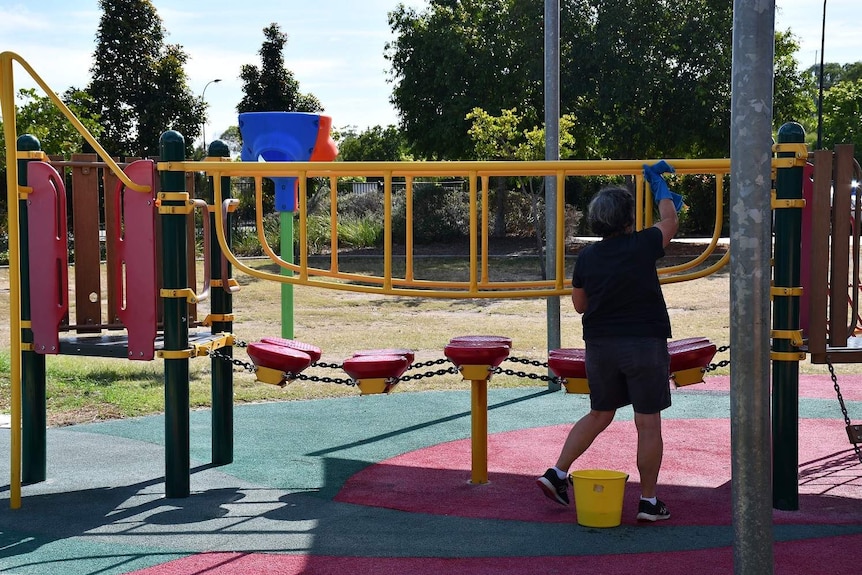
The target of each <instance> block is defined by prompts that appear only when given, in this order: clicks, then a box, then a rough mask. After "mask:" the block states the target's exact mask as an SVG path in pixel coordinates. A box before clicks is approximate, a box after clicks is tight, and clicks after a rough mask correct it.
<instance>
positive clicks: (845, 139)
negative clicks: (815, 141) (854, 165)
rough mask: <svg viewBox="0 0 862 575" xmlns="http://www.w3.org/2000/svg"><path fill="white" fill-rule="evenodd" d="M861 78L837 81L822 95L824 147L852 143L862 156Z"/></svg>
mask: <svg viewBox="0 0 862 575" xmlns="http://www.w3.org/2000/svg"><path fill="white" fill-rule="evenodd" d="M860 119H862V80H855V81H852V82H850V81H844V82H839V83H837V84H835V85H834V86H832V87H831V88H830V89H829V91H827V92H826V93H825V94H824V95H823V135H824V138H823V139H824V144H825V147H826V148H830V147H832V146H834V145H835V144H854V145H855V151H856V152H855V154H856V158H857V159H859V158H860V157H862V122H860Z"/></svg>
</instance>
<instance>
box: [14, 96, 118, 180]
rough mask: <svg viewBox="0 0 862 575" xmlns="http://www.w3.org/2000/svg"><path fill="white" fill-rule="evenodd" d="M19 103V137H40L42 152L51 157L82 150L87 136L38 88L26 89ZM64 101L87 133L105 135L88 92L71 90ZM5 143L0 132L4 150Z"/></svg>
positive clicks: (65, 155)
mask: <svg viewBox="0 0 862 575" xmlns="http://www.w3.org/2000/svg"><path fill="white" fill-rule="evenodd" d="M18 100H19V102H18V107H17V113H16V115H15V126H16V129H17V132H18V134H19V135H23V134H31V135H33V136H36V138H38V140H39V143H40V144H41V148H42V151H44V152H45V153H46V154H49V155H59V156H64V157H69V155H70V154H72V153H76V152H80V151H81V148H82V146H83V145H84V137H83V136H82V135H81V134H79V133H78V131H77V130H76V129H75V128H74V126H72V124H71V123H70V122H69V120H67V119H66V116H64V115H63V113H62V112H61V111H60V110H59V109H58V108H57V107H56V106H55V105H54V103H53V102H52V101H51V99H50V98H49V97H48V96H39V94H38V93H37V92H36V90H34V89H22V90H19V91H18ZM60 100H61V101H62V102H63V103H64V104H65V105H66V107H68V108H69V110H70V111H71V112H72V113H73V114H74V115H75V116H76V117H77V118H78V119H79V120H80V121H81V123H82V124H83V125H84V127H85V128H87V131H89V132H90V134H92V135H93V136H94V137H95V138H96V139H99V137H100V136H101V134H102V126H101V125H100V124H99V118H98V116H93V115H91V114H89V113H88V111H87V108H88V106H89V105H90V104H91V103H92V100H91V99H90V96H89V95H88V94H87V93H86V92H83V91H81V90H77V89H75V88H70V89H69V90H67V91H66V92H65V93H64V94H63V95H62V97H61V98H60ZM2 125H3V123H2V122H0V128H2ZM5 144H6V140H5V138H4V134H3V130H2V129H0V148H5ZM13 145H14V144H13ZM5 169H6V156H5V154H3V155H0V171H2V170H5Z"/></svg>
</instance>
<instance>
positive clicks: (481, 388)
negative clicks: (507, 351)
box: [461, 365, 494, 484]
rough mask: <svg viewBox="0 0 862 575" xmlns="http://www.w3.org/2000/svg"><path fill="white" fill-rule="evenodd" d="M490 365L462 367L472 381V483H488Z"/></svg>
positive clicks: (465, 374) (462, 373) (463, 374)
mask: <svg viewBox="0 0 862 575" xmlns="http://www.w3.org/2000/svg"><path fill="white" fill-rule="evenodd" d="M493 372H494V370H493V368H492V367H491V366H490V365H462V366H461V375H462V376H463V377H464V379H469V380H470V450H471V454H472V457H471V467H470V483H473V484H481V483H488V380H489V379H491V374H492V373H493Z"/></svg>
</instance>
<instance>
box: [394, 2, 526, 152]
mask: <svg viewBox="0 0 862 575" xmlns="http://www.w3.org/2000/svg"><path fill="white" fill-rule="evenodd" d="M389 26H390V28H391V29H392V31H393V33H394V35H395V37H396V40H394V41H393V42H390V43H388V44H387V45H386V54H385V55H386V58H387V60H389V62H390V63H391V67H392V69H391V75H392V78H393V80H394V88H393V92H392V103H393V104H394V105H395V107H396V108H397V109H398V110H399V112H400V115H401V128H402V130H403V131H404V134H405V137H406V138H407V141H408V142H409V144H410V146H411V149H413V151H414V153H416V154H417V155H418V156H420V157H425V158H429V159H465V158H471V157H472V156H471V153H472V145H471V143H470V142H469V141H468V140H466V139H465V138H464V134H466V133H467V130H468V129H469V127H470V125H469V121H468V120H467V119H466V118H467V114H468V113H469V112H470V111H471V110H472V109H473V108H474V107H476V106H480V107H482V108H484V109H486V110H492V111H497V110H503V109H509V108H513V107H518V108H519V109H524V110H531V111H535V110H538V109H540V106H541V103H542V77H543V76H542V74H543V72H542V61H541V54H542V45H543V40H542V33H541V26H542V5H541V3H540V2H532V1H527V0H467V1H464V2H432V3H431V4H430V6H429V8H427V9H426V10H425V11H424V12H422V13H419V12H417V11H416V10H414V9H412V8H408V7H406V6H404V5H403V4H400V5H399V6H398V7H397V8H396V9H395V10H394V11H393V12H391V13H390V14H389ZM533 121H535V118H534V119H533Z"/></svg>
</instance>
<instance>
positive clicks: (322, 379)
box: [291, 363, 359, 387]
mask: <svg viewBox="0 0 862 575" xmlns="http://www.w3.org/2000/svg"><path fill="white" fill-rule="evenodd" d="M314 365H315V366H318V367H322V366H321V365H320V364H319V363H316V364H314ZM291 375H292V379H298V380H300V381H311V382H314V383H335V384H338V385H346V386H348V387H356V386H357V385H359V382H358V381H356V380H355V379H347V378H342V377H329V376H326V375H324V376H317V375H306V374H304V373H295V374H291Z"/></svg>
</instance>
